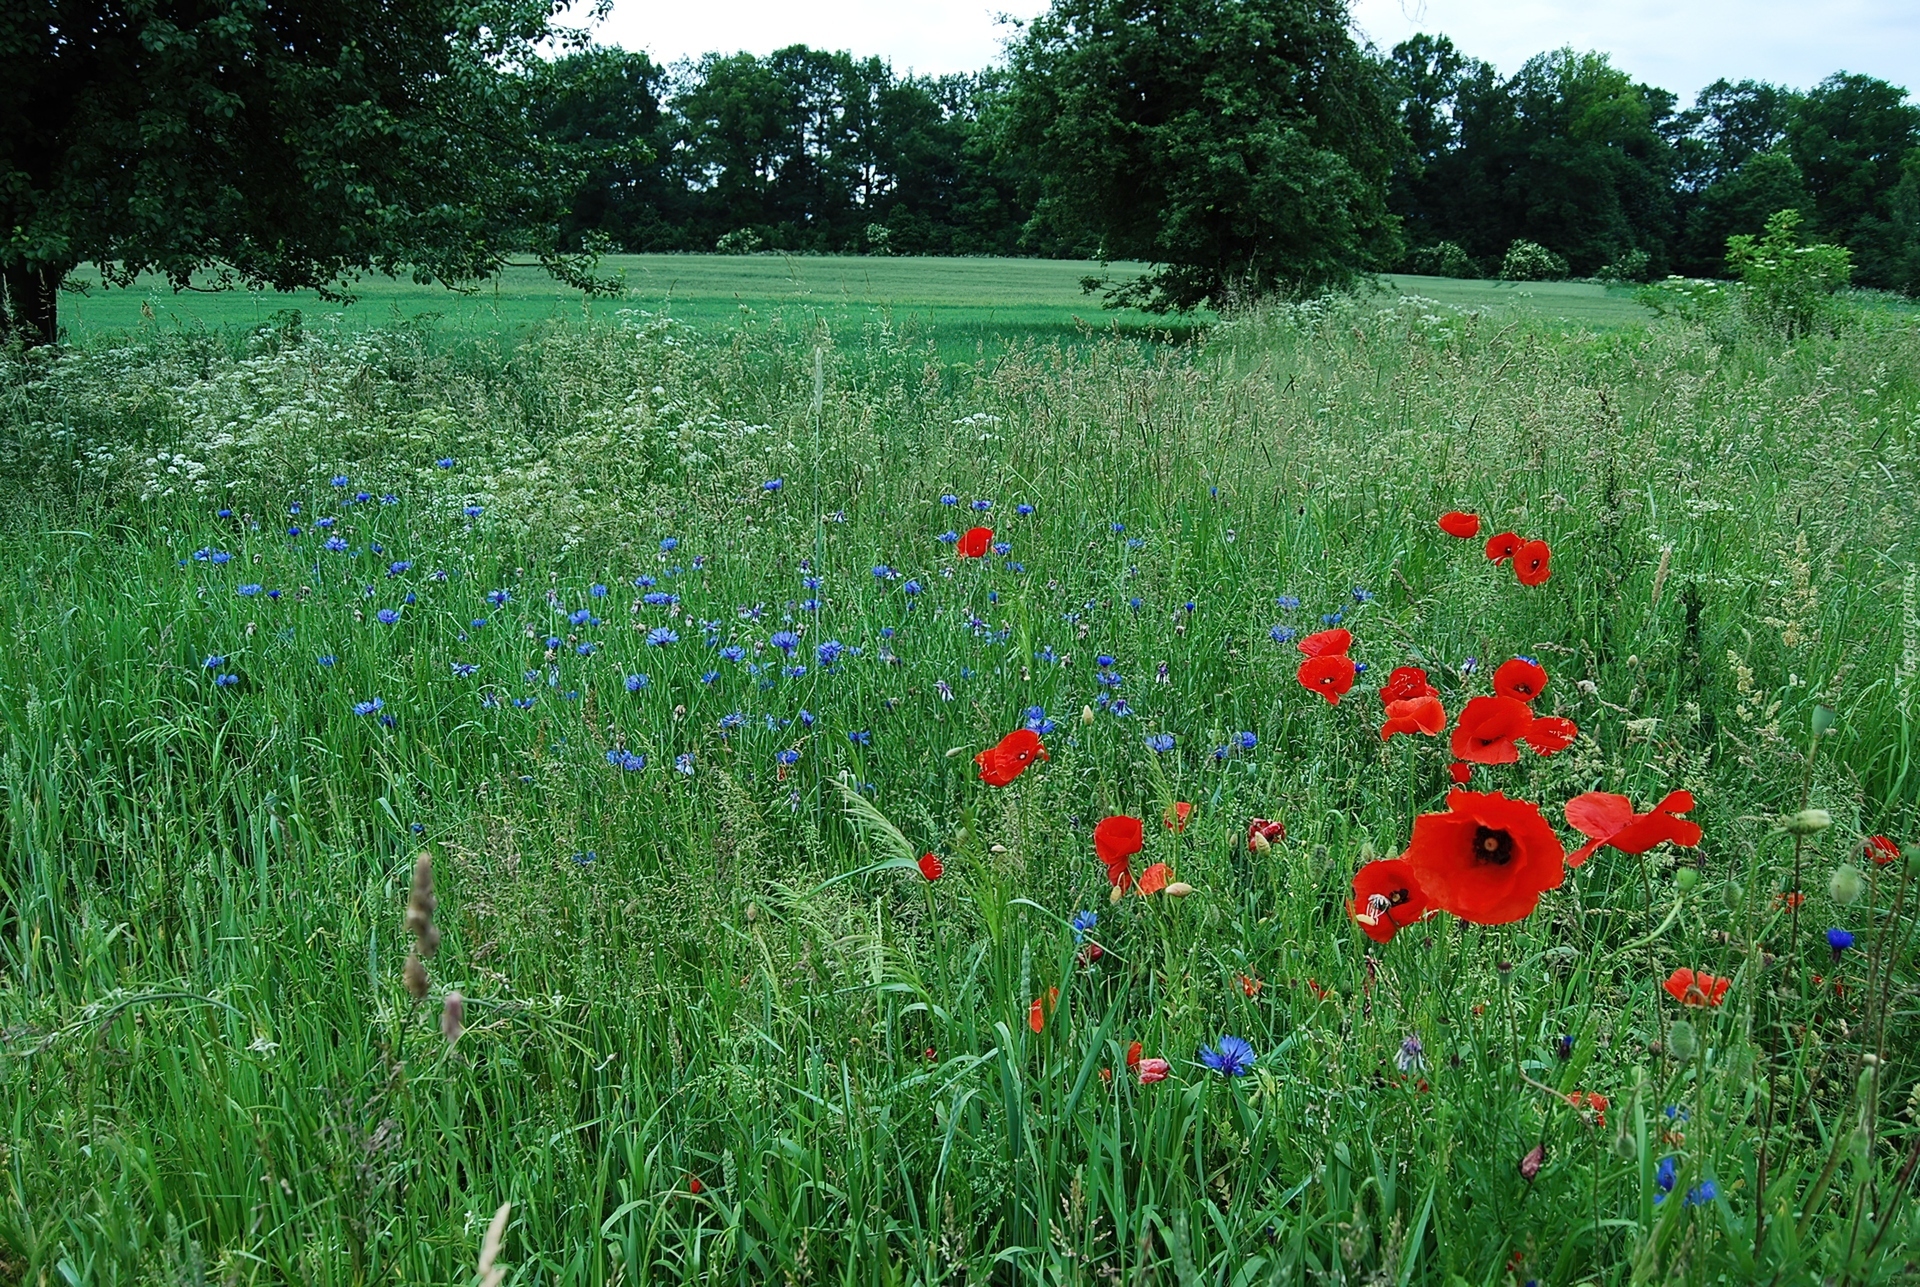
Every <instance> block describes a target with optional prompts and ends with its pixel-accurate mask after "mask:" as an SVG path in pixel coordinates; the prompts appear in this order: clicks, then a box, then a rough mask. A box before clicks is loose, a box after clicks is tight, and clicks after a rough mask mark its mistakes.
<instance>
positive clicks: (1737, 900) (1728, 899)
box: [1720, 880, 1747, 912]
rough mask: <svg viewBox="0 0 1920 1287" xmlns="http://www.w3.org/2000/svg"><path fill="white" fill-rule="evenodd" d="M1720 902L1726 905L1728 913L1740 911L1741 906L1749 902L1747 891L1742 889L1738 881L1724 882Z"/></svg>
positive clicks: (1721, 886)
mask: <svg viewBox="0 0 1920 1287" xmlns="http://www.w3.org/2000/svg"><path fill="white" fill-rule="evenodd" d="M1720 901H1721V902H1722V903H1724V904H1725V905H1726V908H1727V910H1728V911H1730V912H1737V911H1739V910H1740V905H1741V904H1742V903H1744V902H1746V901H1747V891H1746V890H1744V889H1742V888H1740V882H1739V881H1737V880H1727V881H1722V882H1721V883H1720Z"/></svg>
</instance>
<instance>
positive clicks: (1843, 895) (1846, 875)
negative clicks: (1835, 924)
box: [1827, 862, 1867, 907]
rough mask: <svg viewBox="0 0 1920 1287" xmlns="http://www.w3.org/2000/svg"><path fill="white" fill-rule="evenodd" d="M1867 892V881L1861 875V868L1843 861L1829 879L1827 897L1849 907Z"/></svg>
mask: <svg viewBox="0 0 1920 1287" xmlns="http://www.w3.org/2000/svg"><path fill="white" fill-rule="evenodd" d="M1866 892H1867V882H1866V881H1865V880H1864V879H1863V878H1862V877H1861V875H1860V869H1859V868H1858V867H1856V866H1854V865H1853V864H1852V863H1845V862H1843V863H1841V864H1840V865H1839V866H1838V867H1835V868H1834V869H1833V875H1832V876H1831V877H1829V878H1828V880H1827V897H1828V898H1831V899H1832V900H1833V901H1834V902H1836V903H1838V904H1840V905H1841V906H1842V907H1849V906H1851V905H1853V904H1854V903H1857V902H1859V901H1860V895H1862V894H1864V893H1866Z"/></svg>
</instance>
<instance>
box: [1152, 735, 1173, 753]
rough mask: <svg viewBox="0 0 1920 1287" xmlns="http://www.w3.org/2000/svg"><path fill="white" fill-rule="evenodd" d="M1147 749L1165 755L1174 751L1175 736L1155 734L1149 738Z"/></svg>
mask: <svg viewBox="0 0 1920 1287" xmlns="http://www.w3.org/2000/svg"><path fill="white" fill-rule="evenodd" d="M1147 749H1148V750H1152V751H1159V752H1161V753H1162V754H1165V753H1166V752H1168V751H1171V750H1172V749H1173V734H1171V733H1153V734H1150V735H1149V736H1148V738H1147Z"/></svg>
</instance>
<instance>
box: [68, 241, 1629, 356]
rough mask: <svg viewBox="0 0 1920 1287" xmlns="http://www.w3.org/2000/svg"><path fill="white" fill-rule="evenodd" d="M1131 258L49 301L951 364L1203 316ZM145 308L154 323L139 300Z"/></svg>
mask: <svg viewBox="0 0 1920 1287" xmlns="http://www.w3.org/2000/svg"><path fill="white" fill-rule="evenodd" d="M1142 267H1143V266H1142V265H1139V264H1114V265H1110V266H1107V267H1105V268H1102V266H1101V265H1099V264H1096V263H1091V262H1082V261H1073V260H1055V259H916V258H858V257H819V256H814V257H805V256H799V257H794V256H775V255H613V256H609V257H608V258H607V259H606V260H605V261H604V262H603V263H602V265H601V271H602V273H604V274H609V275H611V274H620V275H622V276H623V279H624V281H625V284H626V293H625V295H624V296H623V297H621V298H618V299H607V298H603V299H594V300H583V299H582V298H581V296H580V294H579V293H578V292H576V291H569V290H566V289H564V288H563V287H561V286H560V285H559V284H558V283H556V282H554V281H553V280H552V279H551V278H550V277H548V276H547V274H546V273H545V272H543V271H542V270H541V269H539V268H538V267H537V266H536V267H521V268H510V269H508V270H507V271H506V272H504V273H503V274H502V275H501V276H500V278H499V279H498V280H497V281H495V282H488V283H485V284H483V285H482V286H481V287H480V288H479V289H477V290H476V291H474V292H473V293H472V294H460V293H457V292H453V291H449V290H447V289H445V288H444V287H439V286H418V285H415V284H413V283H411V282H395V281H390V280H388V279H385V278H372V279H368V280H366V281H363V282H361V283H359V284H358V285H357V286H356V287H355V290H356V291H357V292H358V294H359V297H360V298H359V299H358V301H357V302H356V303H354V304H352V305H349V306H341V305H337V304H329V303H327V302H326V301H324V300H322V299H320V297H319V296H318V295H315V294H314V293H313V292H311V291H295V292H291V293H287V294H280V293H276V292H268V291H260V292H252V291H225V292H215V293H199V292H184V293H176V292H175V291H174V290H173V289H172V288H171V287H170V286H168V285H167V283H166V282H165V281H164V280H163V279H158V278H154V279H148V280H143V281H142V282H141V283H139V284H138V285H136V286H135V287H133V288H131V289H128V290H103V289H100V288H99V286H98V276H97V274H94V273H91V272H83V273H81V274H76V281H77V282H78V283H80V284H88V283H91V284H92V289H91V290H90V292H89V293H88V294H86V295H80V294H75V293H71V292H69V293H68V294H66V295H63V296H62V297H61V310H62V321H63V323H64V324H65V325H66V326H67V327H68V328H69V330H70V333H71V334H72V335H73V336H74V337H75V338H76V339H78V340H80V341H82V342H87V341H88V340H91V339H93V338H97V337H100V336H103V335H107V334H113V333H120V332H139V331H141V330H143V329H153V328H156V327H157V328H161V329H164V328H167V327H170V326H185V327H196V326H200V327H209V328H213V329H220V328H223V327H242V328H249V327H254V326H259V325H262V324H265V323H266V322H268V321H269V320H270V319H271V318H272V316H273V314H274V313H275V312H277V311H279V310H282V309H288V308H297V309H299V310H301V312H302V313H303V314H304V315H305V316H306V318H307V320H308V321H309V324H316V323H319V322H321V321H322V320H323V319H326V318H329V317H332V316H336V315H338V316H340V317H343V318H344V319H346V320H347V321H348V322H349V323H350V324H352V325H355V326H386V325H392V324H394V323H395V322H399V321H406V320H409V319H419V318H422V317H426V318H430V319H432V320H433V321H434V323H435V324H436V325H438V326H441V327H447V328H455V329H462V330H468V331H473V332H476V333H483V332H496V331H515V330H519V329H522V328H525V327H528V326H531V325H534V324H537V323H545V322H551V321H555V320H565V321H578V320H581V319H583V318H594V317H599V318H607V317H611V316H613V315H614V314H615V313H616V312H617V311H618V310H620V309H622V308H637V309H644V310H647V311H649V312H654V313H667V314H671V315H672V316H673V317H675V318H678V319H679V320H681V321H684V322H687V323H690V324H692V325H694V326H696V327H702V328H711V327H715V326H721V327H727V326H733V325H737V324H740V323H742V322H746V323H749V324H753V325H760V326H772V327H776V328H778V327H782V326H788V327H791V326H800V327H803V328H804V327H809V326H811V325H813V324H814V320H815V319H816V318H823V319H825V320H826V322H827V323H828V324H829V325H830V326H832V327H833V328H835V330H836V331H851V332H852V333H855V334H857V333H858V332H859V330H860V329H861V328H863V327H865V326H868V325H871V324H874V323H877V322H878V321H880V320H881V319H883V318H885V319H890V321H891V323H892V325H894V326H895V327H897V328H901V329H906V330H909V331H911V332H913V333H916V334H922V335H926V334H931V335H933V336H935V337H936V338H937V340H938V343H939V344H940V347H941V350H942V352H943V353H945V354H947V355H949V356H950V357H952V356H955V355H963V354H964V352H965V350H966V349H968V348H969V347H971V346H972V345H975V344H978V343H988V344H990V345H991V346H992V347H995V348H996V349H997V348H1004V347H1005V346H1006V345H1007V344H1008V343H1016V342H1024V341H1025V340H1026V339H1028V338H1034V339H1038V340H1040V341H1042V342H1045V341H1047V340H1051V339H1056V338H1057V339H1064V340H1078V339H1080V338H1082V337H1084V335H1085V334H1086V332H1087V331H1088V330H1089V329H1092V330H1096V331H1101V332H1108V331H1115V332H1117V333H1119V334H1122V335H1129V336H1135V337H1142V338H1145V337H1150V336H1153V335H1160V334H1171V335H1174V336H1178V337H1185V336H1187V335H1189V334H1191V332H1192V330H1193V328H1194V327H1195V326H1196V325H1205V324H1206V323H1207V322H1208V321H1210V320H1211V317H1212V315H1211V314H1209V313H1204V312H1203V313H1200V314H1196V315H1194V316H1192V317H1185V318H1182V317H1172V318H1168V317H1156V316H1153V315H1151V314H1147V313H1142V312H1140V311H1138V310H1136V309H1122V310H1107V309H1103V308H1102V307H1101V305H1100V297H1099V296H1098V295H1088V294H1085V293H1084V292H1082V290H1081V289H1080V282H1081V279H1082V278H1084V277H1088V276H1102V277H1107V278H1110V279H1112V280H1126V279H1127V278H1128V277H1129V276H1131V275H1133V274H1136V273H1138V272H1139V271H1141V269H1142ZM1381 287H1382V289H1383V291H1384V292H1385V293H1386V295H1387V296H1388V297H1392V296H1395V295H1400V294H1417V295H1422V296H1426V297H1428V298H1432V299H1434V300H1437V301H1439V302H1440V303H1443V304H1446V305H1449V306H1452V307H1458V308H1469V309H1486V310H1489V311H1491V312H1495V313H1499V314H1502V315H1507V314H1513V313H1524V314H1530V315H1531V314H1537V315H1538V316H1540V317H1541V318H1543V319H1545V320H1548V321H1560V320H1564V321H1566V322H1570V323H1573V324H1575V325H1579V326H1586V327H1596V328H1606V327H1616V326H1622V325H1630V324H1634V323H1638V322H1643V321H1645V320H1646V318H1647V316H1648V314H1647V311H1646V310H1645V309H1644V308H1642V307H1641V306H1639V305H1637V304H1635V303H1634V302H1633V300H1632V297H1631V292H1630V291H1629V290H1625V289H1622V288H1617V287H1615V288H1609V287H1603V286H1597V285H1593V284H1590V283H1581V282H1526V283H1517V282H1483V281H1456V280H1453V279H1451V278H1444V277H1415V276H1405V275H1394V276H1390V277H1384V278H1382V279H1381ZM143 304H144V305H145V306H146V307H147V308H149V309H151V310H152V312H153V317H152V319H151V320H149V319H148V318H146V317H145V316H144V314H143V313H142V311H141V309H142V305H143Z"/></svg>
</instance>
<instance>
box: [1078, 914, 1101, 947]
mask: <svg viewBox="0 0 1920 1287" xmlns="http://www.w3.org/2000/svg"><path fill="white" fill-rule="evenodd" d="M1099 923H1100V913H1098V912H1084V911H1083V912H1075V913H1074V914H1073V941H1074V942H1076V943H1078V942H1080V941H1081V940H1083V939H1085V938H1086V936H1087V935H1088V934H1089V933H1090V932H1091V931H1092V930H1093V927H1094V926H1096V925H1098V924H1099Z"/></svg>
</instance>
